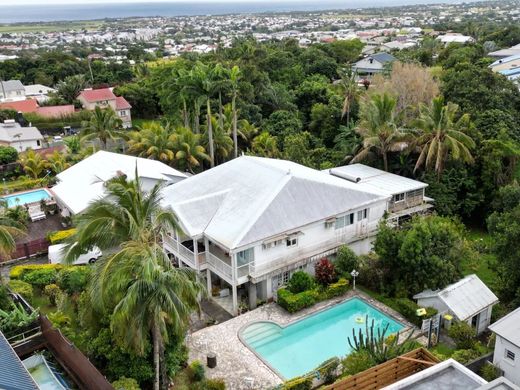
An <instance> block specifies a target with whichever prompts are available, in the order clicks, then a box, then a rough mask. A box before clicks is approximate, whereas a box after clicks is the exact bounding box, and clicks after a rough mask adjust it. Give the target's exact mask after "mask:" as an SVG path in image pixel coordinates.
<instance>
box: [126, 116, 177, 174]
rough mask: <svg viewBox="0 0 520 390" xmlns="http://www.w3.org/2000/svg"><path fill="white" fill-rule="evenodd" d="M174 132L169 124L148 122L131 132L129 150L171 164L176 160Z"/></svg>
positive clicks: (131, 152)
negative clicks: (173, 140)
mask: <svg viewBox="0 0 520 390" xmlns="http://www.w3.org/2000/svg"><path fill="white" fill-rule="evenodd" d="M172 134H173V131H172V130H171V128H170V125H169V124H166V125H165V126H162V125H161V124H160V123H158V122H149V123H146V124H144V125H143V126H142V127H141V128H140V129H139V131H135V132H132V133H131V134H130V139H129V141H128V145H129V148H128V152H129V153H130V154H134V155H136V156H139V157H145V158H149V159H152V160H158V161H162V162H163V163H165V164H168V165H170V164H172V163H173V161H174V160H175V152H174V149H173V142H172Z"/></svg>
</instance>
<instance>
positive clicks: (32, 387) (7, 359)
mask: <svg viewBox="0 0 520 390" xmlns="http://www.w3.org/2000/svg"><path fill="white" fill-rule="evenodd" d="M0 389H2V390H38V389H39V387H38V386H37V385H36V383H35V382H34V380H33V379H32V377H31V375H30V374H29V372H28V371H27V369H26V368H25V366H24V365H23V363H22V361H21V360H20V358H19V357H18V356H17V355H16V353H15V352H14V350H13V348H12V347H11V345H10V344H9V342H8V341H7V340H6V338H5V337H4V335H3V334H2V332H0Z"/></svg>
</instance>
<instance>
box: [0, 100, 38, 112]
mask: <svg viewBox="0 0 520 390" xmlns="http://www.w3.org/2000/svg"><path fill="white" fill-rule="evenodd" d="M38 107H39V105H38V101H36V100H34V99H27V100H18V101H16V102H4V103H0V110H14V111H16V112H21V113H22V114H27V113H29V112H36V110H38Z"/></svg>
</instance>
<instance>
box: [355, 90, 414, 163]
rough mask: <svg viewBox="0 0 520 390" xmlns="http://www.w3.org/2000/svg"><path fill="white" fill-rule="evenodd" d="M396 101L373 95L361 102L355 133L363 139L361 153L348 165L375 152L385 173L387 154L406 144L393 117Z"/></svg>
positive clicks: (380, 95) (384, 95)
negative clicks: (381, 162)
mask: <svg viewBox="0 0 520 390" xmlns="http://www.w3.org/2000/svg"><path fill="white" fill-rule="evenodd" d="M396 102H397V101H396V99H394V98H393V97H391V96H390V95H388V94H387V93H384V94H377V95H373V96H372V97H371V98H370V99H369V100H368V101H365V102H363V104H362V105H361V110H360V122H359V124H358V126H357V127H356V132H357V133H358V134H359V135H360V136H361V137H362V138H363V145H362V148H361V151H359V152H358V154H356V155H355V156H354V158H353V159H352V160H350V163H351V164H352V163H356V162H359V161H362V160H364V159H365V158H367V157H368V156H369V155H370V153H372V152H375V153H376V154H377V155H379V156H381V157H382V159H383V165H384V169H385V171H388V153H389V152H395V151H401V150H403V149H404V148H405V147H406V146H407V144H406V142H405V139H406V137H405V134H404V133H403V132H402V131H400V130H399V129H398V127H397V120H396V117H395V116H396V115H395V106H396Z"/></svg>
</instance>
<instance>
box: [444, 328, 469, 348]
mask: <svg viewBox="0 0 520 390" xmlns="http://www.w3.org/2000/svg"><path fill="white" fill-rule="evenodd" d="M448 335H449V336H450V337H451V338H452V339H453V341H455V344H456V346H457V349H472V348H473V347H474V345H475V337H476V332H475V329H473V328H472V327H471V326H470V325H469V324H468V323H466V322H456V323H455V324H453V325H452V326H451V327H450V329H449V331H448Z"/></svg>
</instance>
